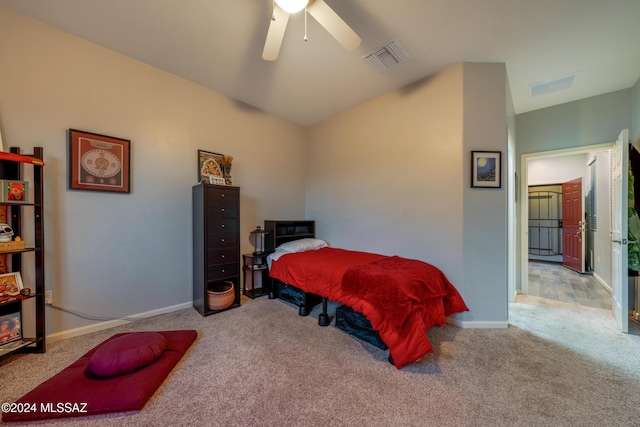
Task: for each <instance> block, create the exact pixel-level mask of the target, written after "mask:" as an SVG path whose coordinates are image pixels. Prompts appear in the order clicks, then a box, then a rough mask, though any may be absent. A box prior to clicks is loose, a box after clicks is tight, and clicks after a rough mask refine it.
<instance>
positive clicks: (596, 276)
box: [593, 272, 613, 294]
mask: <svg viewBox="0 0 640 427" xmlns="http://www.w3.org/2000/svg"><path fill="white" fill-rule="evenodd" d="M593 278H594V279H596V280H597V281H598V283H600V284H601V285H602V287H603V288H605V289H606V290H608V291H609V292H611V293H612V294H613V289H612V288H611V286H609V284H608V283H607V282H605V281H604V280H603V279H602V277H600V276H598V275H597V274H596V273H595V272H594V273H593Z"/></svg>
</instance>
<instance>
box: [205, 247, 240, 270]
mask: <svg viewBox="0 0 640 427" xmlns="http://www.w3.org/2000/svg"><path fill="white" fill-rule="evenodd" d="M237 261H238V247H237V246H235V245H234V246H228V247H227V246H223V247H215V248H210V249H209V250H207V264H208V265H212V264H225V263H230V262H237Z"/></svg>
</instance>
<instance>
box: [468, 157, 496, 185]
mask: <svg viewBox="0 0 640 427" xmlns="http://www.w3.org/2000/svg"><path fill="white" fill-rule="evenodd" d="M501 158H502V152H500V151H472V152H471V187H485V188H487V187H488V188H501V187H502V178H501V175H500V171H501Z"/></svg>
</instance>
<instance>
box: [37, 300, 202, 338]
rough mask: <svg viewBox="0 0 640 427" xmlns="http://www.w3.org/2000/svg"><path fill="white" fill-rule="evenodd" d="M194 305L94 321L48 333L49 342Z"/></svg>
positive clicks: (188, 303)
mask: <svg viewBox="0 0 640 427" xmlns="http://www.w3.org/2000/svg"><path fill="white" fill-rule="evenodd" d="M192 306H193V302H191V301H190V302H185V303H182V304H176V305H172V306H170V307H163V308H158V309H156V310H151V311H145V312H144V313H138V314H133V315H131V316H127V319H129V320H127V319H116V320H109V321H106V322H100V323H94V324H92V325H87V326H82V327H80V328H75V329H69V330H67V331H62V332H56V333H54V334H51V335H47V342H48V343H54V342H56V341H61V340H66V339H67V338H73V337H78V336H80V335H85V334H89V333H91V332H98V331H103V330H105V329H110V328H115V327H116V326H121V325H127V324H129V323H131V322H134V321H135V320H131V319H136V320H140V319H146V318H147V317H153V316H157V315H159V314H166V313H172V312H174V311H178V310H183V309H185V308H189V307H192Z"/></svg>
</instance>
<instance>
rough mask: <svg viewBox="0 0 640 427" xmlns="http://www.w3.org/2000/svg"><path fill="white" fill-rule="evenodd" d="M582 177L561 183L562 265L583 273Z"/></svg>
mask: <svg viewBox="0 0 640 427" xmlns="http://www.w3.org/2000/svg"><path fill="white" fill-rule="evenodd" d="M583 225H584V213H583V199H582V178H578V179H574V180H572V181H569V182H565V183H564V184H562V237H563V239H562V265H564V266H565V267H568V268H570V269H572V270H576V271H577V272H580V273H584V239H583V235H584V228H583Z"/></svg>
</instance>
